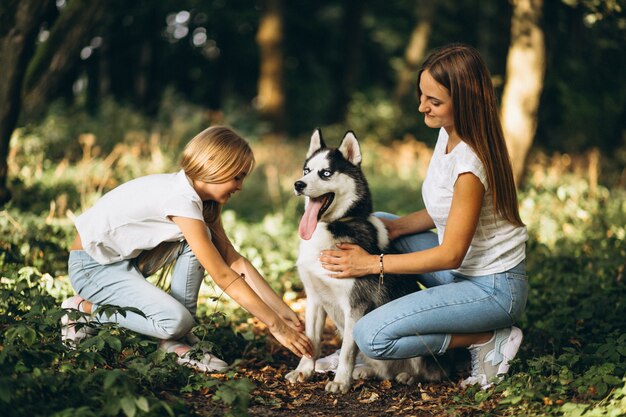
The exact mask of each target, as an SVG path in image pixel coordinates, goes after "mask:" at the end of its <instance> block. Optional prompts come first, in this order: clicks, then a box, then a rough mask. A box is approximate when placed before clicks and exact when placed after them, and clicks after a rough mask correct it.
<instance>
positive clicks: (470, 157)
mask: <svg viewBox="0 0 626 417" xmlns="http://www.w3.org/2000/svg"><path fill="white" fill-rule="evenodd" d="M457 148H458V149H456V151H457V152H455V164H454V169H453V172H452V175H453V176H454V178H457V177H458V176H459V175H461V174H464V173H472V174H474V175H475V176H476V177H477V178H478V179H479V180H480V182H481V183H482V184H483V186H484V187H485V189H487V188H488V183H487V175H486V172H485V166H484V165H483V163H482V161H481V160H480V158H479V157H478V155H477V154H476V152H474V150H473V149H472V148H471V147H470V146H469V145H468V144H467V143H465V142H461V143H459V145H458V146H457Z"/></svg>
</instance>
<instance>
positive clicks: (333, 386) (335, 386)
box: [326, 381, 350, 394]
mask: <svg viewBox="0 0 626 417" xmlns="http://www.w3.org/2000/svg"><path fill="white" fill-rule="evenodd" d="M349 389H350V383H345V382H337V381H330V382H329V383H328V384H326V392H332V393H335V394H336V393H339V392H340V393H342V394H345V393H346V392H348V390H349Z"/></svg>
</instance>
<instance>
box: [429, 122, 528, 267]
mask: <svg viewBox="0 0 626 417" xmlns="http://www.w3.org/2000/svg"><path fill="white" fill-rule="evenodd" d="M447 144H448V134H447V133H446V131H445V129H443V128H442V129H441V130H440V131H439V137H438V139H437V145H435V150H434V152H433V156H432V159H431V160H430V165H429V166H428V171H427V173H426V178H425V179H424V184H423V185H422V197H423V199H424V205H425V206H426V210H427V211H428V214H429V215H430V217H431V218H432V219H433V221H434V223H435V226H436V227H437V234H438V236H439V244H441V243H442V242H443V235H444V232H445V230H446V223H447V221H448V215H449V213H450V206H451V204H452V195H453V193H454V184H455V183H456V180H457V178H458V177H459V175H460V174H463V173H466V172H471V173H472V174H474V175H476V177H478V179H479V180H480V182H481V183H482V184H483V186H484V187H485V195H484V197H483V203H482V208H481V210H480V217H479V219H478V226H477V228H476V232H475V233H474V238H473V239H472V242H471V243H470V247H469V250H468V251H467V254H466V255H465V259H464V260H463V262H462V263H461V266H460V267H459V268H458V270H457V271H458V272H460V273H461V274H463V275H469V276H478V275H488V274H495V273H498V272H504V271H507V270H509V269H511V268H513V267H514V266H515V265H517V264H518V263H520V262H521V261H523V260H524V259H525V257H526V243H525V242H526V240H528V233H527V232H526V227H525V226H514V225H512V224H511V223H509V222H508V221H506V220H504V219H503V218H502V217H501V216H500V215H499V214H498V213H497V212H496V211H495V210H494V207H493V203H492V195H491V190H490V189H489V186H488V184H487V176H486V174H485V170H484V167H483V164H482V163H481V162H480V159H478V156H477V155H476V153H474V151H473V150H472V149H471V148H470V147H469V146H468V145H467V144H466V143H465V142H463V141H461V142H460V143H459V144H458V145H457V146H455V147H454V149H452V151H451V152H450V153H448V154H446V146H447Z"/></svg>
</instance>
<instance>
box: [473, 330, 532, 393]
mask: <svg viewBox="0 0 626 417" xmlns="http://www.w3.org/2000/svg"><path fill="white" fill-rule="evenodd" d="M523 338H524V336H523V335H522V331H521V330H520V329H518V328H517V327H509V328H505V329H499V330H496V331H495V332H494V334H493V337H492V338H491V340H489V341H488V342H486V343H483V344H481V345H471V346H470V347H469V348H468V349H469V351H470V354H471V356H472V374H471V376H470V377H469V378H467V379H465V380H464V381H463V382H461V386H462V387H463V388H465V387H467V386H469V385H475V384H480V387H481V388H482V389H487V388H489V387H491V386H492V384H493V383H494V382H499V381H500V380H501V379H502V375H504V374H506V373H507V372H509V361H511V359H513V358H514V357H515V355H516V354H517V351H518V350H519V347H520V345H521V344H522V339H523Z"/></svg>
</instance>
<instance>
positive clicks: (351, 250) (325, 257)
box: [319, 243, 378, 278]
mask: <svg viewBox="0 0 626 417" xmlns="http://www.w3.org/2000/svg"><path fill="white" fill-rule="evenodd" d="M337 248H338V250H323V251H322V254H321V256H320V258H319V260H320V262H321V263H322V267H324V269H326V270H328V271H331V272H332V274H328V275H329V276H331V277H333V278H358V277H362V276H365V275H370V274H375V273H377V272H378V255H371V254H369V253H367V252H366V251H365V250H364V249H363V248H361V247H360V246H358V245H355V244H352V243H339V244H338V245H337Z"/></svg>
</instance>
